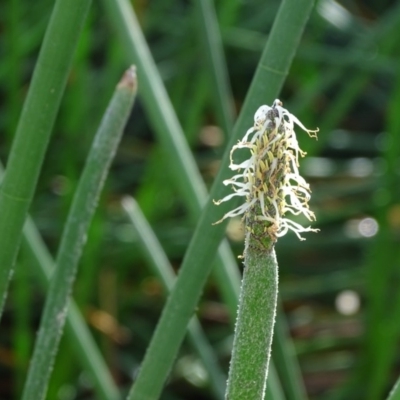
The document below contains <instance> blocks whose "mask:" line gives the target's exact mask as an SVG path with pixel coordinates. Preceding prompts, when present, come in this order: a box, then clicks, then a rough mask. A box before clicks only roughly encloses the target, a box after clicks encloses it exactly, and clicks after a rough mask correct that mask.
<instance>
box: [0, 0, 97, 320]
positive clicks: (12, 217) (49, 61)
mask: <svg viewBox="0 0 400 400" xmlns="http://www.w3.org/2000/svg"><path fill="white" fill-rule="evenodd" d="M90 3H91V1H90V0H83V1H82V0H58V1H57V2H56V4H55V6H54V10H53V13H52V16H51V18H50V22H49V25H48V28H47V31H46V35H45V38H44V41H43V45H42V48H41V51H40V54H39V58H38V61H37V65H36V68H35V72H34V74H33V78H32V82H31V85H30V88H29V92H28V96H27V98H26V100H25V104H24V108H23V110H22V114H21V117H20V119H19V123H18V127H17V132H16V136H15V138H14V141H13V145H12V149H11V154H10V157H9V160H8V163H7V170H6V174H5V176H4V179H3V182H2V185H1V187H0V243H1V247H0V316H1V314H2V312H3V307H4V301H5V297H6V293H7V287H8V283H9V280H10V277H11V273H12V270H13V265H14V262H15V258H16V255H17V252H18V247H19V243H20V239H21V232H22V228H23V224H24V221H25V218H26V215H27V212H28V209H29V206H30V203H31V200H32V197H33V193H34V190H35V187H36V182H37V179H38V176H39V172H40V169H41V165H42V162H43V157H44V154H45V152H46V148H47V143H48V141H49V137H50V134H51V130H52V127H53V124H54V120H55V118H56V114H57V111H58V108H59V104H60V101H61V97H62V94H63V91H64V88H65V84H66V80H67V76H68V71H69V68H70V65H71V61H72V57H73V54H74V50H75V47H76V44H77V41H78V38H79V35H80V32H81V30H82V27H83V23H84V21H85V18H86V14H87V12H88V10H89V6H90Z"/></svg>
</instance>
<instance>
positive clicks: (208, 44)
mask: <svg viewBox="0 0 400 400" xmlns="http://www.w3.org/2000/svg"><path fill="white" fill-rule="evenodd" d="M195 3H196V8H197V10H198V12H197V15H198V24H199V27H200V35H201V39H202V42H203V48H204V54H205V56H206V60H207V63H208V68H207V71H208V72H209V73H210V77H211V90H212V93H211V94H212V97H213V98H214V99H215V102H214V104H215V109H216V113H217V117H218V120H219V123H220V126H221V128H222V129H223V131H224V133H225V137H227V136H229V135H230V134H231V131H232V128H233V120H234V115H235V112H234V108H233V98H232V93H231V88H230V85H229V78H228V70H227V67H226V62H225V59H224V52H223V47H222V40H221V33H220V31H219V25H218V20H217V15H216V13H215V8H214V4H213V1H212V0H196V2H195Z"/></svg>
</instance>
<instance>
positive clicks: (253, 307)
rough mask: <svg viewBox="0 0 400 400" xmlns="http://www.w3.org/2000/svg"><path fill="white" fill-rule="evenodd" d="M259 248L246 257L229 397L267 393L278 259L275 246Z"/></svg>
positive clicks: (235, 399)
mask: <svg viewBox="0 0 400 400" xmlns="http://www.w3.org/2000/svg"><path fill="white" fill-rule="evenodd" d="M257 250H258V251H257ZM257 250H254V249H252V250H249V251H248V254H247V256H245V257H246V267H245V269H244V272H243V281H242V287H241V297H240V305H239V310H238V319H237V323H236V329H235V340H234V342H233V350H232V359H231V364H230V369H229V380H228V387H227V391H226V398H227V399H229V400H245V399H252V400H257V399H264V396H265V388H266V383H267V375H268V367H269V358H270V348H271V343H272V335H273V332H274V324H275V315H276V305H277V297H278V262H277V260H276V255H275V251H274V249H273V246H271V248H270V249H269V250H266V249H257Z"/></svg>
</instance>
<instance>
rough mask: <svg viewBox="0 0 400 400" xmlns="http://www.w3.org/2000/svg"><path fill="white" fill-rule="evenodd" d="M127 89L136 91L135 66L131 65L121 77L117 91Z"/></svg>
mask: <svg viewBox="0 0 400 400" xmlns="http://www.w3.org/2000/svg"><path fill="white" fill-rule="evenodd" d="M122 88H128V89H130V90H132V91H134V90H136V89H137V76H136V66H135V65H131V66H130V67H129V68H128V69H127V70H126V71H125V73H124V75H123V76H122V78H121V80H120V81H119V83H118V86H117V89H122Z"/></svg>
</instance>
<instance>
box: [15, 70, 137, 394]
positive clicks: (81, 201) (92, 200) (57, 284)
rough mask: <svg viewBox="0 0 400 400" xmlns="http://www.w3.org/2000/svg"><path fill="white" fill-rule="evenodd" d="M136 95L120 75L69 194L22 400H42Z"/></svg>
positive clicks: (132, 77) (130, 79)
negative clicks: (90, 230)
mask: <svg viewBox="0 0 400 400" xmlns="http://www.w3.org/2000/svg"><path fill="white" fill-rule="evenodd" d="M136 90H137V82H136V72H135V68H134V67H132V68H130V69H129V70H128V71H126V72H125V74H124V76H123V78H122V79H121V81H120V83H119V84H118V86H117V88H116V90H115V93H114V96H113V97H112V99H111V102H110V104H109V107H108V108H107V111H106V113H105V115H104V117H103V119H102V122H101V124H100V128H99V130H98V132H97V134H96V136H95V139H94V142H93V145H92V147H91V149H90V153H89V156H88V158H87V161H86V165H85V168H84V170H83V173H82V176H81V178H80V180H79V184H78V187H77V190H76V192H75V195H74V199H73V203H72V206H71V209H70V212H69V215H68V220H67V223H66V226H65V229H64V232H63V235H62V238H61V244H60V248H59V251H58V254H57V259H56V267H55V271H54V273H53V276H52V280H51V283H50V286H49V289H48V293H47V297H46V304H45V308H44V312H43V314H42V318H41V322H40V328H39V332H38V337H37V340H36V343H35V348H34V353H33V357H32V361H31V365H30V368H29V371H28V378H27V381H26V383H25V388H24V392H23V397H22V399H23V400H31V399H33V398H34V399H36V400H42V399H44V398H45V395H46V391H47V385H48V380H49V378H50V374H51V370H52V368H53V364H54V359H55V356H56V353H57V349H58V345H59V342H60V339H61V335H62V332H63V328H64V324H65V319H66V315H67V307H68V300H69V296H70V294H71V292H72V286H73V283H74V280H75V275H76V272H77V266H78V261H79V259H80V256H81V253H82V249H83V246H84V243H85V240H86V234H87V230H88V228H89V225H90V222H91V219H92V216H93V213H94V211H95V209H96V205H97V201H98V198H99V195H100V192H101V189H102V187H103V184H104V181H105V178H106V176H107V173H108V169H109V166H110V164H111V161H112V159H113V156H114V154H115V151H116V149H117V146H118V144H119V141H120V138H121V136H122V132H123V128H124V126H125V123H126V121H127V119H128V116H129V113H130V111H131V108H132V104H133V101H134V98H135V95H136Z"/></svg>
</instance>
